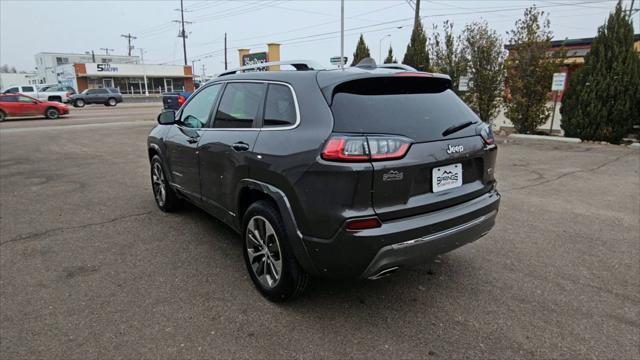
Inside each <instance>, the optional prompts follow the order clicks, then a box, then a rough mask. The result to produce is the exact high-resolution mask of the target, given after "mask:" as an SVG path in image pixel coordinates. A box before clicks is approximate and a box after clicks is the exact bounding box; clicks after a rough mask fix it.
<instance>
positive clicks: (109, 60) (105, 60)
mask: <svg viewBox="0 0 640 360" xmlns="http://www.w3.org/2000/svg"><path fill="white" fill-rule="evenodd" d="M112 61H113V59H110V58H102V61H101V63H103V64H108V63H110V62H112Z"/></svg>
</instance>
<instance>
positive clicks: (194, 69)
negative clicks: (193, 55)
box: [191, 59, 201, 80]
mask: <svg viewBox="0 0 640 360" xmlns="http://www.w3.org/2000/svg"><path fill="white" fill-rule="evenodd" d="M197 61H201V59H195V60H191V74H192V75H193V79H194V80H195V78H196V62H197Z"/></svg>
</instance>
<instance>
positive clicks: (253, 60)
mask: <svg viewBox="0 0 640 360" xmlns="http://www.w3.org/2000/svg"><path fill="white" fill-rule="evenodd" d="M266 62H269V61H268V56H267V53H266V52H259V53H253V54H245V55H242V66H250V65H258V64H264V63H266ZM255 70H256V71H267V68H266V67H263V68H257V69H255Z"/></svg>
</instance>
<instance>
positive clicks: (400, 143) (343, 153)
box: [322, 136, 411, 162]
mask: <svg viewBox="0 0 640 360" xmlns="http://www.w3.org/2000/svg"><path fill="white" fill-rule="evenodd" d="M410 146H411V140H409V139H407V138H404V137H399V136H334V137H332V138H330V139H329V141H327V144H326V145H325V146H324V150H323V151H322V158H323V159H324V160H331V161H354V162H358V161H369V160H373V161H380V160H394V159H400V158H402V157H404V156H405V155H406V154H407V151H408V150H409V147H410Z"/></svg>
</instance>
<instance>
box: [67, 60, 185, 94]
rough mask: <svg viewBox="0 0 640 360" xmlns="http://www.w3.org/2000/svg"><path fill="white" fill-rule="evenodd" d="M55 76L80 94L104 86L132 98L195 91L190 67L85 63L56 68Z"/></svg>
mask: <svg viewBox="0 0 640 360" xmlns="http://www.w3.org/2000/svg"><path fill="white" fill-rule="evenodd" d="M57 74H58V82H60V83H61V84H64V85H67V86H71V87H73V88H75V89H77V90H78V91H79V92H81V91H84V90H85V89H97V88H107V87H110V88H117V89H119V90H120V92H121V93H123V94H131V95H136V94H137V95H142V94H145V93H146V92H148V93H149V94H160V93H164V92H170V91H188V92H192V91H193V90H194V86H193V75H192V71H191V66H182V65H143V64H113V63H84V64H68V65H62V66H59V67H58V69H57ZM145 79H146V85H145Z"/></svg>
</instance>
